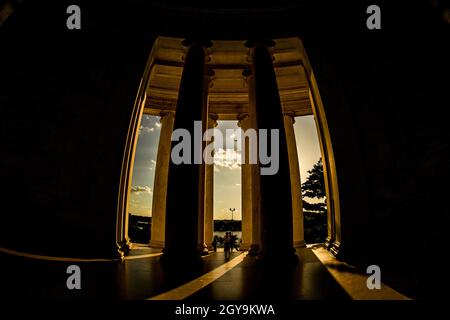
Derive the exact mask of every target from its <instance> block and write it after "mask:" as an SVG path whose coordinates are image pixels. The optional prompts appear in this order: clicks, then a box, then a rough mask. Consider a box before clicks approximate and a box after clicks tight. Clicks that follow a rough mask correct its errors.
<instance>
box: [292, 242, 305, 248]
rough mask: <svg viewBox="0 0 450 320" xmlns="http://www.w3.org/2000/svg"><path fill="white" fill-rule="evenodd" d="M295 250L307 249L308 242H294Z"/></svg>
mask: <svg viewBox="0 0 450 320" xmlns="http://www.w3.org/2000/svg"><path fill="white" fill-rule="evenodd" d="M294 248H295V249H297V248H306V242H305V240H300V241H294Z"/></svg>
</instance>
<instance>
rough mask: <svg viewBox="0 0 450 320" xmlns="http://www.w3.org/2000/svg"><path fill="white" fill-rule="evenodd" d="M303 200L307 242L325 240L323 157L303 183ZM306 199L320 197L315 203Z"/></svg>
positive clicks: (325, 214)
mask: <svg viewBox="0 0 450 320" xmlns="http://www.w3.org/2000/svg"><path fill="white" fill-rule="evenodd" d="M302 198H303V200H302V202H303V216H304V227H305V241H306V243H318V242H324V241H325V238H326V235H327V206H326V193H325V182H324V177H323V166H322V158H320V159H319V161H317V163H316V164H315V165H314V166H313V168H312V169H311V170H309V171H308V177H307V178H306V181H305V182H304V183H302ZM305 199H318V200H321V201H314V202H313V203H311V202H308V201H306V200H305Z"/></svg>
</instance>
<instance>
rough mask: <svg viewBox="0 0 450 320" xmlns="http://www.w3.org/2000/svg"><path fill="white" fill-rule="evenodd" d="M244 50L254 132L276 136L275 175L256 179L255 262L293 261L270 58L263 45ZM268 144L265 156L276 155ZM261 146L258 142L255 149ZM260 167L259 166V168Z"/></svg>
mask: <svg viewBox="0 0 450 320" xmlns="http://www.w3.org/2000/svg"><path fill="white" fill-rule="evenodd" d="M248 46H249V47H251V61H252V69H253V73H254V78H253V81H254V86H255V87H254V91H255V103H256V116H257V123H258V130H260V131H261V130H262V129H267V130H268V136H269V137H270V132H271V130H278V134H279V141H278V154H274V155H272V157H278V161H279V162H278V164H279V166H278V171H276V172H275V173H274V174H266V175H260V188H261V189H260V193H261V230H260V232H261V249H260V251H259V253H258V258H259V259H260V260H263V261H267V262H274V263H280V261H296V259H297V256H296V255H295V249H294V248H293V227H292V196H291V179H290V172H289V158H288V147H287V142H286V133H285V128H284V119H283V112H282V108H281V102H280V96H279V91H278V84H277V81H276V76H275V71H274V68H273V63H272V55H271V53H270V52H269V49H268V48H267V46H266V44H265V43H262V42H256V43H253V44H250V43H248ZM268 140H269V141H270V139H268ZM269 141H268V146H267V150H268V153H272V151H275V152H276V150H277V148H276V146H274V145H272V144H271V143H270V142H269ZM263 142H264V141H259V149H261V143H263ZM259 160H261V159H259ZM259 162H260V161H259ZM263 165H264V164H262V163H260V167H261V168H262V167H263Z"/></svg>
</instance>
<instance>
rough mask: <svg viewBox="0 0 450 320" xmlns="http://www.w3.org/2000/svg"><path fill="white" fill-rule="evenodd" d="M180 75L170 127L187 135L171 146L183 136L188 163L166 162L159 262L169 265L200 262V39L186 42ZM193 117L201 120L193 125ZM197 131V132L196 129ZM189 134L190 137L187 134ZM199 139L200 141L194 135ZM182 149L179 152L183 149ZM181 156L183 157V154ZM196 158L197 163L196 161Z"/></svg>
mask: <svg viewBox="0 0 450 320" xmlns="http://www.w3.org/2000/svg"><path fill="white" fill-rule="evenodd" d="M189 45H190V46H189V48H188V50H187V54H186V57H185V59H184V62H185V64H184V68H183V73H182V76H181V82H180V91H179V95H178V101H177V108H176V118H175V123H174V131H175V130H177V129H181V130H179V131H178V132H185V133H186V132H187V133H188V135H187V137H186V136H182V137H180V138H179V140H180V141H172V146H171V149H172V153H173V152H174V147H175V146H177V145H178V144H179V143H181V142H182V141H183V140H184V139H190V140H191V141H189V143H186V144H185V145H186V146H187V148H188V149H187V150H185V149H183V150H184V151H189V154H190V156H189V158H190V159H189V160H190V161H189V163H186V162H184V161H183V162H181V163H179V164H176V163H174V161H173V160H174V159H173V155H172V161H171V162H170V165H169V180H168V188H167V201H166V208H167V210H166V241H165V247H164V250H163V256H162V257H161V259H162V262H165V263H167V264H170V265H172V266H182V265H183V266H187V265H190V264H191V265H192V264H193V263H200V262H201V258H200V253H201V252H202V251H203V248H204V206H205V203H204V202H205V197H204V196H205V192H204V191H205V164H204V162H203V161H201V159H202V151H203V146H204V143H203V142H202V139H201V138H202V137H203V133H204V131H205V130H206V125H207V115H208V105H207V95H208V77H207V72H206V65H205V61H206V58H207V56H206V48H205V46H204V45H203V43H200V42H194V43H192V44H189ZM195 121H201V123H202V126H201V129H200V130H198V128H197V129H196V126H195ZM198 131H200V132H198ZM189 137H190V138H189ZM199 138H200V139H201V140H200V143H199V141H197V139H199ZM184 151H183V152H182V153H183V155H184V154H185V152H184ZM183 158H184V157H183ZM199 160H200V162H201V163H200V164H196V163H195V162H198V161H199Z"/></svg>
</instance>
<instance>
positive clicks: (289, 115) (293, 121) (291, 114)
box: [283, 112, 295, 124]
mask: <svg viewBox="0 0 450 320" xmlns="http://www.w3.org/2000/svg"><path fill="white" fill-rule="evenodd" d="M283 117H288V118H291V119H292V124H294V123H295V112H284V113H283Z"/></svg>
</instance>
